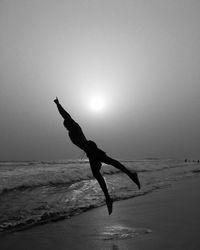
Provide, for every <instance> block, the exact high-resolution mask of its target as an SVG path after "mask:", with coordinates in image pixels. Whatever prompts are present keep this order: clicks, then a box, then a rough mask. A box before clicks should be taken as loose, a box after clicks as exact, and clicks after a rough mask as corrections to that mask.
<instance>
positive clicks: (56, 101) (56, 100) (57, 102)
mask: <svg viewBox="0 0 200 250" xmlns="http://www.w3.org/2000/svg"><path fill="white" fill-rule="evenodd" d="M54 102H55V103H56V104H59V100H58V97H57V96H56V99H55V100H54Z"/></svg>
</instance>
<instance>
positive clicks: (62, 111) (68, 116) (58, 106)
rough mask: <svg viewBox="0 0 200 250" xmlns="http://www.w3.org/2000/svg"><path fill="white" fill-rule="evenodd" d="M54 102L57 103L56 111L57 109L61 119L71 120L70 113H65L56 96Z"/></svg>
mask: <svg viewBox="0 0 200 250" xmlns="http://www.w3.org/2000/svg"><path fill="white" fill-rule="evenodd" d="M54 102H55V104H56V105H57V108H58V111H59V113H60V115H61V116H62V117H63V119H64V120H69V119H70V120H72V118H71V116H70V114H69V113H67V111H66V110H65V109H64V108H63V107H62V106H61V104H60V103H59V100H58V97H56V99H55V100H54Z"/></svg>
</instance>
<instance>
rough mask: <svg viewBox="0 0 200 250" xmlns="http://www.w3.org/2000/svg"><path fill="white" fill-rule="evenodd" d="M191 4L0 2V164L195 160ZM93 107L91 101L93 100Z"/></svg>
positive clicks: (182, 0) (198, 103)
mask: <svg viewBox="0 0 200 250" xmlns="http://www.w3.org/2000/svg"><path fill="white" fill-rule="evenodd" d="M199 23H200V1H198V0H101V1H98V0H42V1H41V0H40V1H39V0H34V1H30V0H18V1H15V0H1V1H0V160H54V159H73V158H81V157H82V155H83V153H82V151H81V150H80V149H79V148H77V147H76V146H75V145H73V144H72V143H71V141H70V139H69V138H68V134H67V131H66V129H65V128H64V127H63V119H62V118H61V116H60V115H59V113H58V111H57V109H56V106H55V104H54V102H53V100H54V98H55V97H56V96H58V98H59V100H60V103H61V104H62V105H63V107H64V108H65V109H66V110H67V111H68V112H69V113H70V114H71V116H72V117H73V118H74V119H75V120H76V121H77V122H78V123H79V124H80V125H81V127H82V129H83V131H84V133H85V135H86V137H87V138H88V139H91V140H94V141H95V142H96V143H97V144H98V146H99V147H100V148H101V149H103V150H104V151H106V152H107V153H108V155H110V156H111V157H114V158H115V157H116V158H120V159H127V160H128V159H135V158H146V157H161V158H166V157H167V158H178V159H179V158H193V159H200V130H199V128H200V112H199V110H200V98H199V96H200V29H199ZM96 102H98V103H97V104H95V103H96Z"/></svg>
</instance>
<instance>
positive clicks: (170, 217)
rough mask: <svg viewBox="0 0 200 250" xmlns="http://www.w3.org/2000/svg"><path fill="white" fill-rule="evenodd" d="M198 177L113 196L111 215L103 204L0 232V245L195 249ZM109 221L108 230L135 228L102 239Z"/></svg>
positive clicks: (6, 247) (98, 249) (199, 244)
mask: <svg viewBox="0 0 200 250" xmlns="http://www.w3.org/2000/svg"><path fill="white" fill-rule="evenodd" d="M199 177H200V176H195V177H193V178H187V179H184V180H180V181H178V182H173V184H172V186H171V187H169V188H166V189H160V190H158V191H154V192H152V193H150V194H148V195H145V196H138V197H136V198H133V199H128V200H122V201H116V202H114V209H113V213H112V214H111V216H108V213H107V208H106V206H103V207H98V208H96V209H92V210H89V211H87V212H85V213H82V214H80V215H77V216H75V217H72V218H71V219H67V220H63V221H58V222H55V223H49V224H45V225H41V226H37V227H35V228H31V229H29V230H26V231H21V232H15V233H11V234H8V235H3V236H1V238H0V244H1V248H2V249H4V250H12V249H20V250H25V249H29V250H33V249H35V248H37V249H38V250H40V249H41V250H44V249H48V250H51V249H52V250H53V249H60V250H64V249H70V250H75V249H76V250H79V249H95V250H103V249H104V250H105V249H107V250H113V249H114V250H117V249H118V250H124V249H126V250H129V249H130V250H131V249H142V250H145V249H148V250H151V249H152V250H153V249H154V250H155V249H174V250H175V249H176V250H177V249H200V242H199V241H198V233H199V232H198V231H199V228H200V215H199V211H200V202H199V200H198V197H200V178H199ZM108 227H112V230H118V229H119V227H122V228H125V229H127V228H128V229H133V231H132V232H136V233H135V234H132V235H131V232H129V231H123V232H121V235H122V233H124V232H125V233H127V234H129V236H130V237H127V238H126V239H122V238H119V235H118V234H115V235H114V237H113V238H112V239H111V240H108V239H107V240H105V239H102V235H104V236H105V233H106V230H107V229H108ZM117 228H118V229H117ZM134 230H135V231H134ZM148 230H149V231H148ZM108 233H110V232H108ZM117 233H118V232H117Z"/></svg>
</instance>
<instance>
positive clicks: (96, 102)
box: [89, 96, 105, 112]
mask: <svg viewBox="0 0 200 250" xmlns="http://www.w3.org/2000/svg"><path fill="white" fill-rule="evenodd" d="M89 105H90V108H91V109H92V110H93V111H96V112H99V111H102V110H104V109H105V100H104V98H102V97H100V96H94V97H92V98H91V100H90V103H89Z"/></svg>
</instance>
